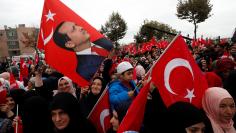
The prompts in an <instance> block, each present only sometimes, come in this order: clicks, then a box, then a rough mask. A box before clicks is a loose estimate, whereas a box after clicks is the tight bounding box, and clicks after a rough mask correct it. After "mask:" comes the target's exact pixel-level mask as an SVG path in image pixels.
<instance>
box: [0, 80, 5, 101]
mask: <svg viewBox="0 0 236 133" xmlns="http://www.w3.org/2000/svg"><path fill="white" fill-rule="evenodd" d="M6 98H7V90H6V89H5V88H3V84H2V82H1V81H0V104H3V103H6V102H7V99H6Z"/></svg>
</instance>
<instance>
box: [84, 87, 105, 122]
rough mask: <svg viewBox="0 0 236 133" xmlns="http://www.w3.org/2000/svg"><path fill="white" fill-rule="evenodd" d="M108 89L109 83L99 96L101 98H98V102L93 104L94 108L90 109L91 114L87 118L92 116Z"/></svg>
mask: <svg viewBox="0 0 236 133" xmlns="http://www.w3.org/2000/svg"><path fill="white" fill-rule="evenodd" d="M106 91H108V85H107V86H106V88H105V89H104V90H103V92H102V94H101V96H100V97H99V99H98V100H97V102H96V104H95V105H94V106H93V109H92V110H91V111H90V113H89V115H88V116H87V119H88V118H89V117H90V115H91V113H92V112H93V110H94V109H95V107H96V106H97V104H98V103H99V101H100V100H101V99H102V97H103V96H104V95H105V93H106Z"/></svg>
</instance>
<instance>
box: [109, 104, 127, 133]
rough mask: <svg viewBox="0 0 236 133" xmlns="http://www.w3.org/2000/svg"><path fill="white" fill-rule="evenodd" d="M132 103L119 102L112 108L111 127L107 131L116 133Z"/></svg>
mask: <svg viewBox="0 0 236 133" xmlns="http://www.w3.org/2000/svg"><path fill="white" fill-rule="evenodd" d="M129 106H130V104H128V103H122V104H119V105H118V106H115V107H114V108H113V109H111V110H110V111H111V112H110V114H111V116H112V117H111V119H110V123H111V125H112V126H111V128H110V129H108V131H107V133H116V132H117V130H118V128H119V126H120V123H121V122H122V120H123V118H124V117H125V115H126V112H127V110H128V108H129Z"/></svg>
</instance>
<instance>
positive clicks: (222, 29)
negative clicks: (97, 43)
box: [0, 0, 236, 43]
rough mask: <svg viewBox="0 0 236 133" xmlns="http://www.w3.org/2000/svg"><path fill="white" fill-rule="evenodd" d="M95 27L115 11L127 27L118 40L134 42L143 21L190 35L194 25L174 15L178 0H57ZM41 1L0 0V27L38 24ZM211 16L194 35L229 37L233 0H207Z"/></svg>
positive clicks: (234, 17)
mask: <svg viewBox="0 0 236 133" xmlns="http://www.w3.org/2000/svg"><path fill="white" fill-rule="evenodd" d="M61 1H62V2H63V3H64V4H65V5H67V6H68V7H69V8H71V9H72V10H74V11H75V12H76V13H77V14H78V15H79V16H81V17H82V18H83V19H85V20H86V21H87V22H88V23H90V24H91V25H92V26H94V27H95V28H96V29H98V30H99V29H100V28H101V25H104V24H105V23H106V21H108V19H109V16H110V15H111V14H112V12H113V11H114V12H118V13H119V14H120V15H121V17H122V18H123V19H124V20H125V22H126V23H127V26H128V30H127V33H126V36H125V37H124V38H123V39H122V40H120V43H130V42H133V41H134V38H133V36H134V35H135V34H137V32H138V31H139V28H140V26H141V25H142V24H143V22H144V20H155V21H158V22H161V23H165V24H168V25H169V26H171V27H172V28H174V29H176V30H177V31H180V32H181V33H182V35H184V36H185V35H187V34H189V35H190V37H193V30H194V26H193V24H192V23H189V22H188V21H186V20H180V19H178V17H177V16H176V15H175V14H176V12H177V11H176V5H177V3H178V0H61ZM43 3H44V0H0V29H4V25H7V26H8V27H16V25H18V24H26V26H30V27H32V26H35V27H39V23H40V20H41V15H42V10H43ZM210 3H211V4H212V5H213V9H212V11H211V14H212V16H211V17H210V18H208V19H207V20H206V21H205V22H202V23H200V24H199V26H198V31H197V36H198V37H200V36H203V37H211V38H213V37H217V36H221V37H231V36H232V34H233V32H234V29H235V28H236V9H235V5H236V0H211V2H210Z"/></svg>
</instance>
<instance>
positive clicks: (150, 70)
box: [134, 33, 180, 91]
mask: <svg viewBox="0 0 236 133" xmlns="http://www.w3.org/2000/svg"><path fill="white" fill-rule="evenodd" d="M179 35H180V33H178V34H177V35H176V36H175V38H174V39H173V40H172V41H171V42H170V44H169V45H168V46H167V48H166V49H165V50H164V51H163V53H162V54H161V55H160V57H159V58H158V59H157V60H156V61H155V62H154V63H153V64H152V66H151V68H150V69H149V70H148V72H146V73H145V76H144V77H146V76H147V75H148V73H151V72H152V69H153V67H154V66H155V65H156V63H157V62H158V61H159V60H160V58H161V57H162V56H163V55H164V53H165V52H166V51H167V50H168V49H169V47H170V46H171V44H172V43H173V42H174V41H175V40H176V38H177V37H178V36H179ZM141 85H142V84H141V83H140V84H138V85H137V86H136V87H135V89H134V91H135V90H137V89H138V88H139V87H141Z"/></svg>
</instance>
